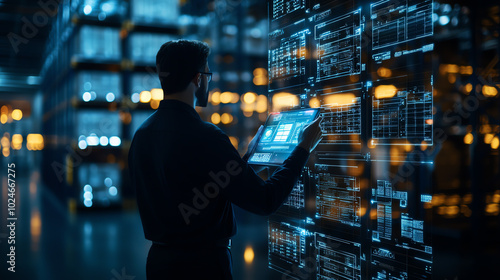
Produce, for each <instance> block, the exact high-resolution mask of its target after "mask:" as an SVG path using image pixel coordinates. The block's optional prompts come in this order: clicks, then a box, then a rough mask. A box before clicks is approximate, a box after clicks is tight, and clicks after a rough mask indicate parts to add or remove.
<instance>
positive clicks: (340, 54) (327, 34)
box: [314, 10, 361, 82]
mask: <svg viewBox="0 0 500 280" xmlns="http://www.w3.org/2000/svg"><path fill="white" fill-rule="evenodd" d="M329 13H330V10H328V11H326V12H323V13H321V14H319V15H318V16H316V20H323V19H324V18H325V17H327V15H329ZM327 18H328V17H327ZM314 39H315V40H317V42H318V46H317V52H318V53H317V56H318V60H317V61H316V63H317V77H316V81H317V82H319V81H322V80H327V79H332V78H336V77H341V76H345V75H353V74H359V73H360V72H361V19H360V11H359V10H357V11H354V12H352V13H349V14H346V15H343V16H341V17H338V18H334V19H330V20H326V21H323V22H321V23H318V24H316V25H315V26H314Z"/></svg>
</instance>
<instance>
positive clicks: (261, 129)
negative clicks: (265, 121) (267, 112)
mask: <svg viewBox="0 0 500 280" xmlns="http://www.w3.org/2000/svg"><path fill="white" fill-rule="evenodd" d="M263 131H264V126H263V125H261V126H260V127H259V130H257V133H256V134H255V136H254V137H253V138H252V141H250V143H249V144H248V148H247V153H250V152H251V151H253V150H254V149H255V145H257V140H258V139H259V138H260V136H261V135H262V132H263Z"/></svg>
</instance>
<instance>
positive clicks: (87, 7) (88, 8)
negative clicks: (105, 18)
mask: <svg viewBox="0 0 500 280" xmlns="http://www.w3.org/2000/svg"><path fill="white" fill-rule="evenodd" d="M83 13H84V14H85V15H90V13H92V6H90V5H85V7H83Z"/></svg>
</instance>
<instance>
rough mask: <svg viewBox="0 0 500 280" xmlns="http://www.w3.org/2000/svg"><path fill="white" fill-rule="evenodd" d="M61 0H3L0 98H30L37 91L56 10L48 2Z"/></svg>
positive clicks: (0, 7) (1, 9)
mask: <svg viewBox="0 0 500 280" xmlns="http://www.w3.org/2000/svg"><path fill="white" fill-rule="evenodd" d="M57 2H59V1H58V0H0V99H2V100H13V99H26V98H30V97H31V96H33V94H34V93H35V92H36V90H37V88H38V83H39V78H38V75H39V73H40V68H41V65H42V56H43V52H44V50H45V42H46V39H47V36H48V33H49V30H50V23H51V21H52V17H53V14H54V13H52V12H53V11H54V8H53V6H50V5H48V4H49V3H57ZM43 4H45V5H43Z"/></svg>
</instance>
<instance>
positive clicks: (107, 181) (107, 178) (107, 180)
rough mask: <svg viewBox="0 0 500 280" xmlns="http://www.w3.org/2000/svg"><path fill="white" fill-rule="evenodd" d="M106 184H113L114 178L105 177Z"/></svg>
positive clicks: (108, 185)
mask: <svg viewBox="0 0 500 280" xmlns="http://www.w3.org/2000/svg"><path fill="white" fill-rule="evenodd" d="M104 185H105V186H106V187H111V185H113V180H111V178H109V177H106V179H104Z"/></svg>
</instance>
